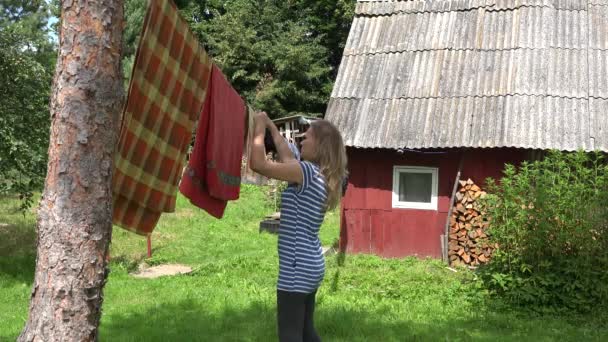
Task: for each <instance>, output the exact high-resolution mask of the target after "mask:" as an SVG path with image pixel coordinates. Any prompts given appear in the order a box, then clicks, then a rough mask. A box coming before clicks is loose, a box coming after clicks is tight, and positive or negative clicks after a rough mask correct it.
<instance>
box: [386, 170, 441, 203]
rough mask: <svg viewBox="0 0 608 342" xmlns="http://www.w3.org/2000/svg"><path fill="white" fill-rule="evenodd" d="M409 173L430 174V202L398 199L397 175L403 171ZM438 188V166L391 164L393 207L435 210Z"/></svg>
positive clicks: (398, 178)
mask: <svg viewBox="0 0 608 342" xmlns="http://www.w3.org/2000/svg"><path fill="white" fill-rule="evenodd" d="M408 171H409V173H430V174H431V177H432V178H431V179H432V180H431V202H430V203H421V202H405V201H399V180H400V177H399V175H400V174H401V173H403V172H406V173H407V172H408ZM438 188H439V168H437V167H430V166H402V165H395V166H393V201H392V206H393V208H398V209H421V210H435V211H436V210H437V202H438Z"/></svg>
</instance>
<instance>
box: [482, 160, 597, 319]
mask: <svg viewBox="0 0 608 342" xmlns="http://www.w3.org/2000/svg"><path fill="white" fill-rule="evenodd" d="M488 190H489V192H490V193H491V195H489V196H488V197H487V198H486V199H485V201H484V203H483V205H484V208H485V210H486V211H487V213H488V215H489V216H490V218H491V224H490V229H489V232H490V234H491V238H492V240H493V242H496V243H498V245H499V248H498V249H497V250H496V252H495V254H494V256H493V259H492V261H491V262H490V264H489V265H487V266H486V267H484V268H482V269H481V270H480V274H481V277H480V278H481V279H482V281H483V283H484V286H486V287H488V288H489V290H490V291H491V293H493V294H496V295H500V296H501V297H502V298H504V299H505V300H506V301H507V302H508V303H511V304H516V305H524V306H530V307H531V308H532V309H535V310H541V311H545V310H560V309H570V310H576V311H586V310H588V309H590V308H592V307H594V306H597V305H605V304H606V303H608V257H607V255H608V253H607V248H608V235H607V233H608V224H607V222H608V220H607V219H608V166H607V165H606V163H605V160H604V157H603V156H602V155H601V154H600V153H589V154H588V153H584V152H576V153H562V152H557V151H552V152H550V153H549V154H548V155H547V157H546V158H545V159H544V160H542V161H535V162H531V163H529V162H524V163H522V165H521V166H520V167H519V168H516V167H514V166H512V165H507V166H506V169H505V171H504V177H503V178H502V179H501V181H500V182H499V183H497V182H495V181H493V180H492V179H488Z"/></svg>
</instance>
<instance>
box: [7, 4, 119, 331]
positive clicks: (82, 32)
mask: <svg viewBox="0 0 608 342" xmlns="http://www.w3.org/2000/svg"><path fill="white" fill-rule="evenodd" d="M61 10H62V15H61V32H60V40H59V56H58V60H57V66H56V70H55V78H54V83H53V91H52V98H51V121H52V123H51V138H50V146H49V159H48V160H49V161H48V170H47V176H46V182H45V188H44V193H43V196H42V200H41V202H40V207H39V210H38V223H37V232H38V243H37V245H38V247H37V248H38V256H37V260H36V275H35V279H34V286H33V289H32V296H31V301H30V308H29V317H28V321H27V323H26V325H25V327H24V329H23V331H22V332H21V335H20V336H19V339H18V341H94V340H96V339H97V335H98V326H99V321H100V317H101V304H102V290H103V286H104V284H105V279H106V277H107V273H108V270H107V265H106V258H105V256H106V254H107V253H108V247H109V243H110V239H111V235H112V191H111V177H112V167H113V155H114V150H115V144H116V140H117V136H118V129H119V128H118V127H119V117H120V111H121V109H122V103H123V93H124V90H123V88H122V87H123V86H122V84H123V83H122V73H121V67H120V59H121V40H122V28H123V4H122V0H99V1H85V0H76V1H73V0H63V1H62V3H61Z"/></svg>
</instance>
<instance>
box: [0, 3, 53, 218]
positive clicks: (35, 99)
mask: <svg viewBox="0 0 608 342" xmlns="http://www.w3.org/2000/svg"><path fill="white" fill-rule="evenodd" d="M0 9H2V11H0V195H6V194H18V195H19V197H20V198H21V199H22V200H23V201H22V209H25V208H28V207H29V206H31V204H32V193H33V191H35V190H39V189H41V187H42V184H43V181H44V175H45V172H46V154H47V146H48V139H49V125H50V120H49V109H48V101H49V94H50V87H51V77H52V72H53V68H54V63H55V58H56V57H55V46H54V44H53V43H52V41H51V40H50V38H49V35H48V33H49V29H48V28H47V22H48V17H49V11H48V8H47V5H46V2H44V1H42V2H37V1H9V2H7V3H5V4H3V5H2V6H1V8H0Z"/></svg>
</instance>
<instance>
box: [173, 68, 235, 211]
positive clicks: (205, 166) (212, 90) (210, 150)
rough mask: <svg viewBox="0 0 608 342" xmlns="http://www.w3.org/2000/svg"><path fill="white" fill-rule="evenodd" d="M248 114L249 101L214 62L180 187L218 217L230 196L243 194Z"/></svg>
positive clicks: (185, 193)
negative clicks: (237, 90)
mask: <svg viewBox="0 0 608 342" xmlns="http://www.w3.org/2000/svg"><path fill="white" fill-rule="evenodd" d="M246 115H247V107H246V106H245V102H244V101H243V100H242V99H241V97H240V96H239V94H238V93H237V92H236V91H235V90H234V89H233V88H232V87H231V86H230V83H228V81H227V80H226V78H225V77H224V75H223V74H222V72H221V70H220V69H219V68H218V67H216V66H214V67H213V71H212V74H211V81H210V84H209V92H208V96H207V98H206V99H205V104H204V107H203V111H202V113H201V116H200V120H199V123H198V127H197V131H196V139H195V142H194V148H193V150H192V153H191V155H190V160H189V162H188V166H187V167H186V169H185V171H184V175H183V177H182V181H181V183H180V187H179V189H180V191H181V193H182V194H184V196H186V197H187V198H188V199H190V201H191V202H192V203H193V204H194V205H196V206H198V207H199V208H202V209H204V210H206V211H207V212H208V213H209V214H211V215H213V216H215V217H217V218H221V217H222V216H223V215H224V210H225V208H226V204H227V201H228V200H235V199H238V198H239V193H240V184H241V162H242V157H243V147H244V142H245V141H246V135H245V120H246V119H247V118H246Z"/></svg>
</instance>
